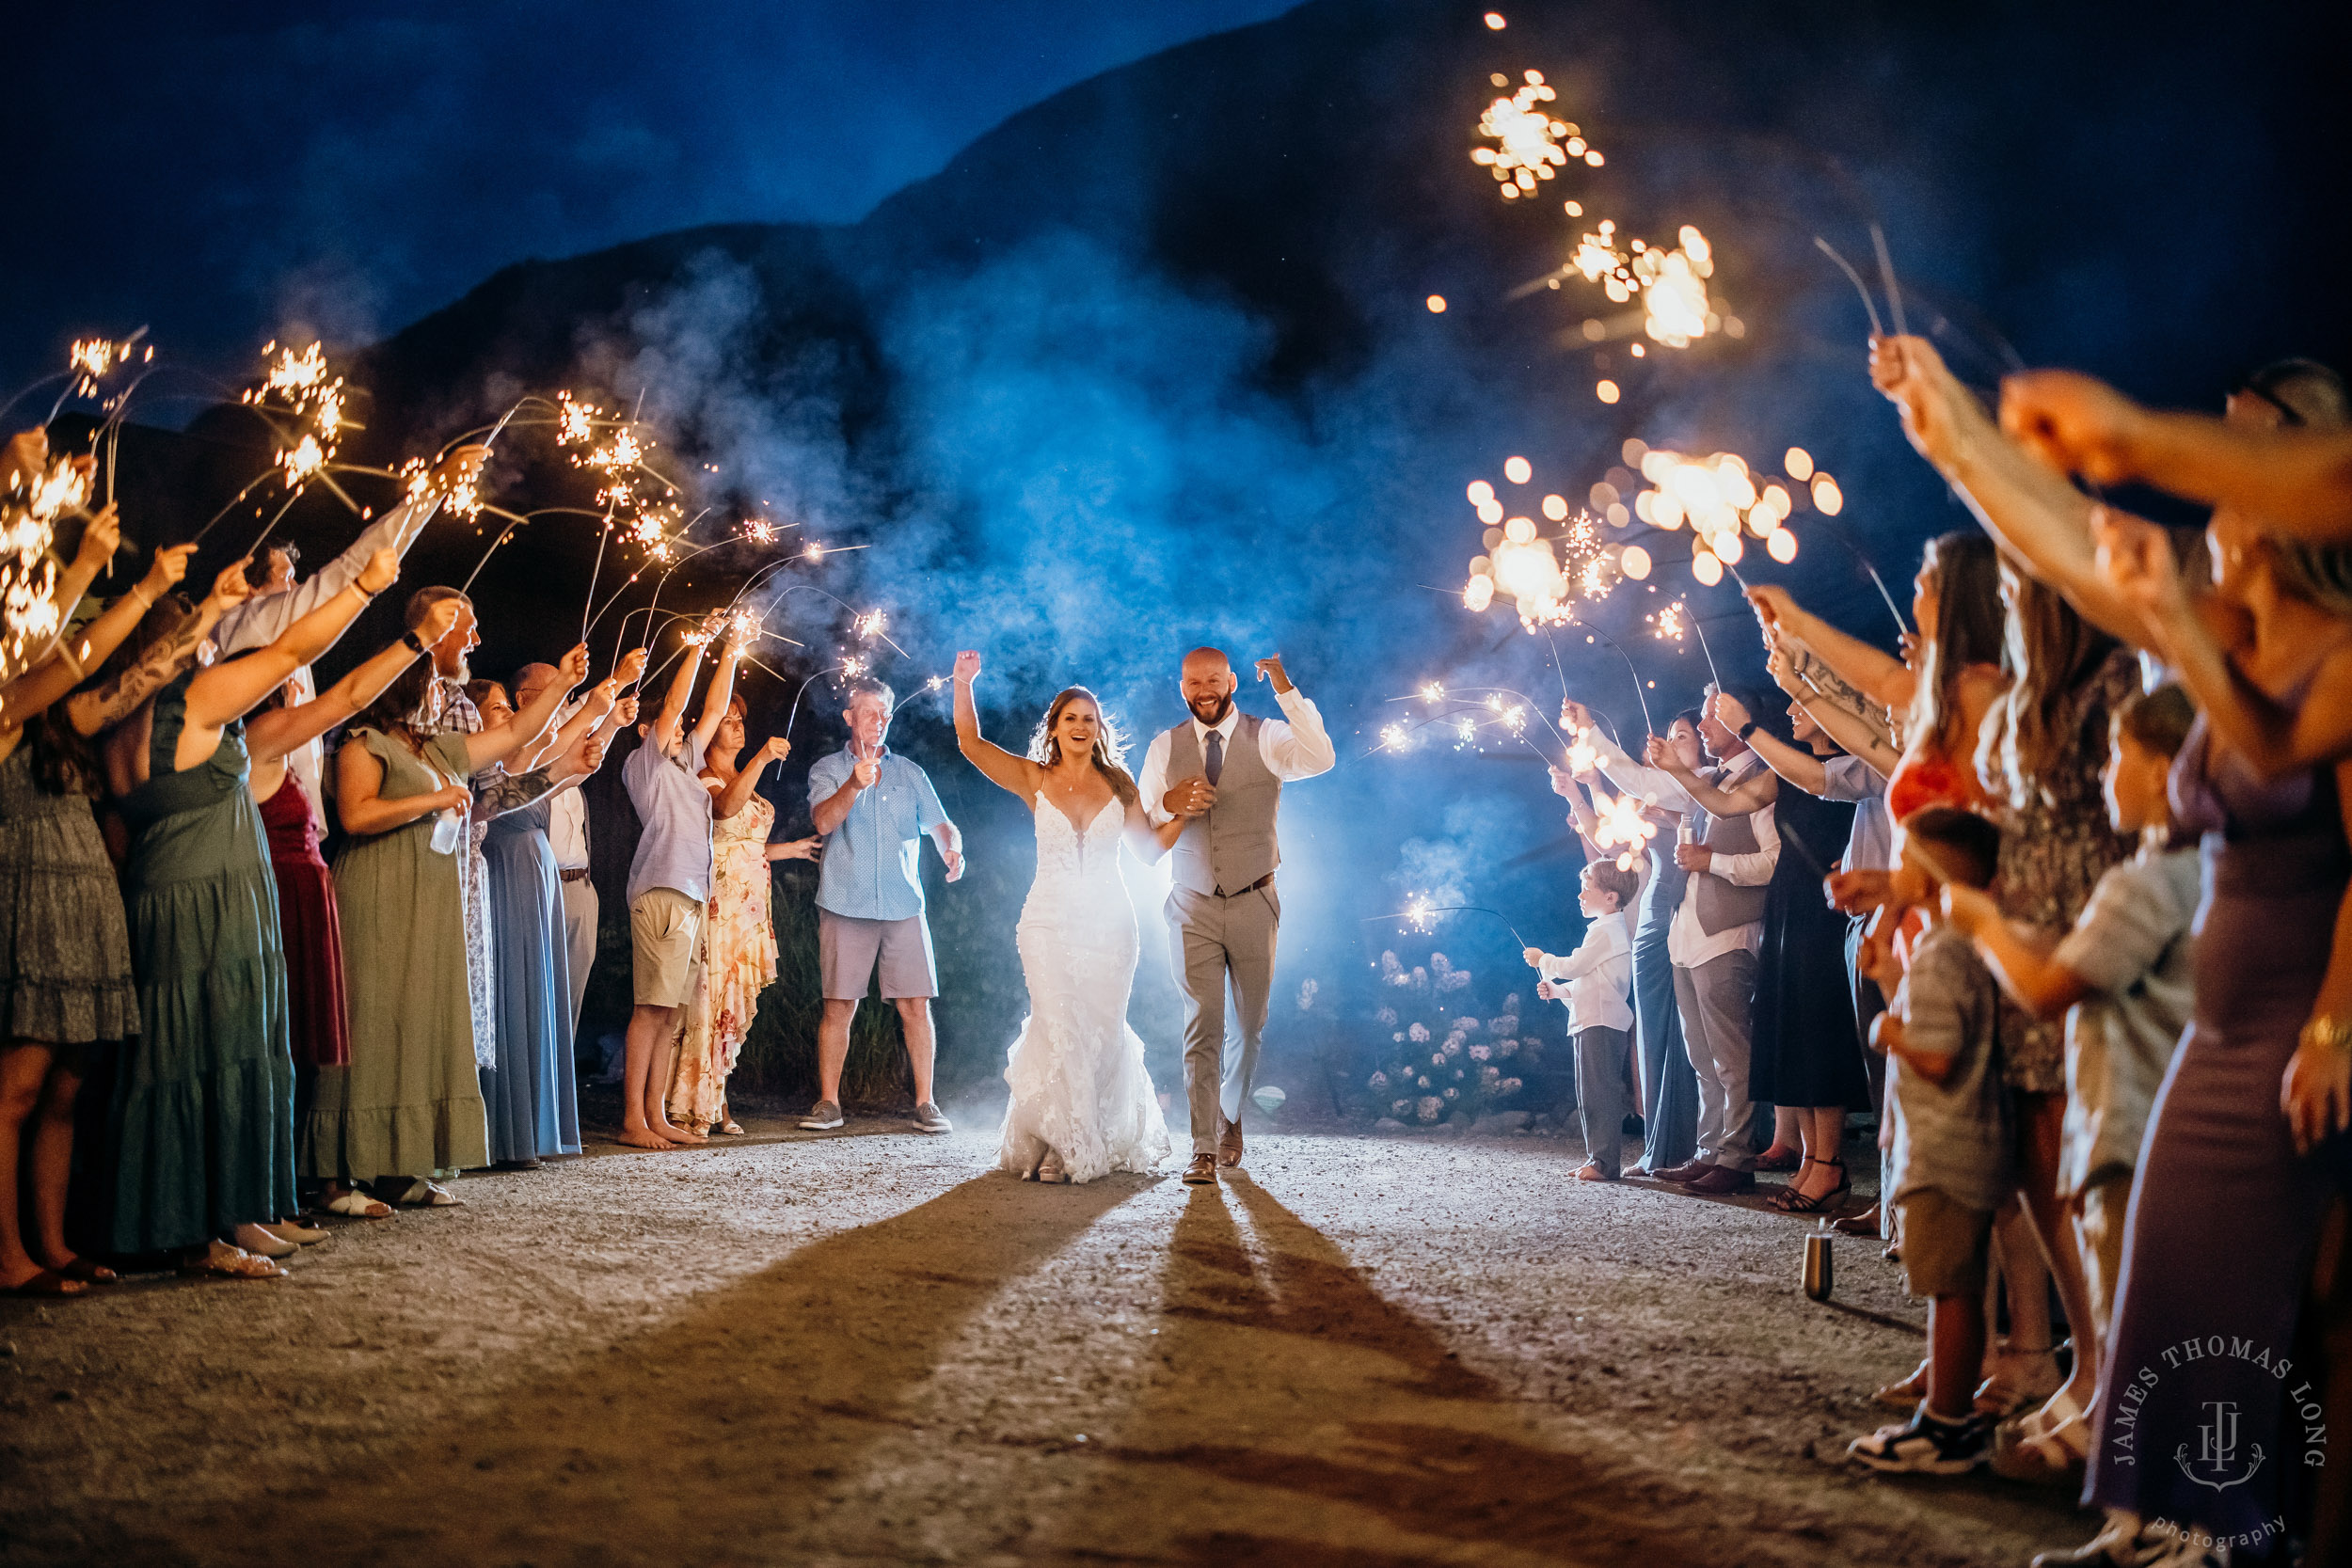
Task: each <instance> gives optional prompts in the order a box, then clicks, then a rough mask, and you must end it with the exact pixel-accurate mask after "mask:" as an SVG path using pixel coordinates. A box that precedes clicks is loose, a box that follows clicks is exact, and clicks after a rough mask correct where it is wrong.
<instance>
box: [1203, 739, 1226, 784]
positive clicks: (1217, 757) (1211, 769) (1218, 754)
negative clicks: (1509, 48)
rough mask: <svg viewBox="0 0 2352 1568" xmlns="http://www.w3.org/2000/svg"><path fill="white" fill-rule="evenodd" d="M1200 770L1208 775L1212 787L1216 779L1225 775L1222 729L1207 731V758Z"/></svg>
mask: <svg viewBox="0 0 2352 1568" xmlns="http://www.w3.org/2000/svg"><path fill="white" fill-rule="evenodd" d="M1200 770H1201V771H1202V772H1203V773H1206V774H1207V775H1208V776H1209V786H1210V787H1211V788H1213V789H1214V788H1215V787H1216V781H1217V780H1219V779H1221V778H1223V777H1224V776H1225V735H1224V732H1223V731H1221V730H1211V731H1210V732H1209V760H1208V762H1207V764H1206V765H1205V766H1204V767H1202V768H1201V769H1200Z"/></svg>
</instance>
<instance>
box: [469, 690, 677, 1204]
mask: <svg viewBox="0 0 2352 1568" xmlns="http://www.w3.org/2000/svg"><path fill="white" fill-rule="evenodd" d="M641 662H642V661H641ZM537 668H543V669H544V668H547V666H538V667H537ZM626 668H627V667H626V666H624V670H625V671H626ZM554 678H555V679H558V680H560V679H561V678H562V677H561V675H560V673H559V674H558V675H556V676H555V677H554ZM548 684H549V683H548V681H544V680H543V681H540V682H538V683H537V684H535V685H533V686H530V687H523V686H520V685H519V684H518V686H517V689H516V695H517V696H519V697H521V698H522V699H523V701H524V703H525V704H526V705H529V704H530V703H532V702H533V701H536V700H538V699H540V698H542V697H544V696H545V694H546V692H547V690H548ZM620 692H621V681H620V678H619V676H617V675H616V676H614V677H613V678H612V679H608V680H605V681H603V682H601V683H599V684H598V685H597V686H596V689H595V690H594V691H593V692H591V693H590V695H589V697H588V699H587V700H586V701H585V702H584V703H581V704H580V705H578V706H577V709H576V711H575V712H574V713H573V714H572V716H571V718H570V719H569V720H568V721H566V722H565V723H564V724H563V725H562V726H560V727H559V728H558V729H557V730H556V732H555V733H554V735H553V736H550V737H549V738H548V740H547V741H546V742H545V743H544V744H542V743H536V742H533V743H528V744H527V745H526V747H525V751H524V754H523V755H521V756H520V757H518V758H517V761H516V768H515V769H514V770H513V772H514V776H515V778H516V779H517V780H520V779H527V778H532V777H533V776H534V775H536V776H541V777H544V778H545V779H546V780H547V782H548V785H549V789H550V793H549V794H543V795H540V796H539V797H538V798H537V799H536V800H532V802H531V803H530V804H527V805H524V806H520V807H517V808H516V809H515V810H513V811H509V812H505V813H502V814H501V815H500V816H496V817H493V818H492V819H491V820H490V821H489V822H488V823H487V824H486V832H485V834H484V838H483V858H484V860H485V863H486V866H487V872H488V876H487V882H488V887H489V895H490V909H491V911H492V919H491V923H490V936H491V956H492V959H493V962H494V966H495V971H496V974H497V997H498V1001H497V1006H496V1012H497V1026H496V1027H497V1035H496V1038H495V1041H494V1047H493V1056H492V1059H491V1065H490V1066H489V1067H488V1068H486V1069H482V1075H481V1076H482V1102H483V1105H484V1107H485V1113H486V1117H487V1120H488V1132H489V1142H490V1164H491V1165H492V1167H493V1168H495V1169H499V1170H536V1169H537V1168H538V1167H539V1164H540V1162H541V1161H542V1160H544V1159H548V1158H552V1157H554V1156H556V1155H560V1154H577V1153H579V1152H580V1100H579V1091H578V1087H577V1079H578V1074H577V1072H576V1071H575V1070H574V1067H573V1059H572V1028H571V977H570V975H569V974H567V973H566V970H565V962H566V960H565V958H564V941H563V929H564V904H563V895H562V894H561V893H560V892H559V891H558V890H559V889H560V888H561V887H562V886H563V882H562V881H561V880H560V879H558V878H557V876H556V871H555V852H554V850H553V849H552V848H550V847H548V834H547V824H548V817H549V815H550V813H551V811H552V799H553V797H552V793H551V792H552V791H553V790H555V789H561V788H563V787H564V786H565V785H567V784H577V783H578V782H579V781H580V780H581V779H583V778H585V777H587V776H588V774H589V773H590V772H591V771H593V770H594V768H595V766H596V764H597V763H600V762H601V761H603V750H602V747H603V742H604V740H605V739H606V738H609V736H610V731H611V728H612V725H611V724H610V723H609V722H608V721H611V720H612V716H613V715H614V714H615V712H616V711H617V709H618V708H619V706H620ZM466 695H467V697H468V698H469V700H470V701H471V702H472V703H473V705H474V708H475V710H476V711H477V712H478V713H479V714H480V715H481V718H482V722H483V726H484V728H485V729H491V730H496V729H500V728H501V727H503V726H505V725H507V724H509V723H512V722H513V721H514V720H515V717H516V713H517V711H518V709H517V708H516V705H515V703H514V702H513V701H510V700H509V699H508V697H507V695H506V689H505V688H504V687H502V686H501V685H500V684H499V683H498V682H496V681H489V680H477V681H471V682H469V683H468V685H467V688H466ZM481 799H482V797H481V796H480V794H479V792H477V795H476V800H477V804H479V802H480V800H481Z"/></svg>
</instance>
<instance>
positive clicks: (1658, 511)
mask: <svg viewBox="0 0 2352 1568" xmlns="http://www.w3.org/2000/svg"><path fill="white" fill-rule="evenodd" d="M1789 455H1790V456H1791V457H1795V458H1799V459H1803V460H1804V461H1803V462H1802V463H1801V464H1797V465H1792V467H1806V468H1808V469H1811V468H1812V463H1811V460H1810V459H1809V458H1807V457H1806V456H1805V453H1804V451H1803V449H1801V448H1793V447H1792V448H1790V449H1789ZM1641 468H1642V477H1643V478H1644V479H1645V480H1647V481H1648V482H1649V483H1650V485H1651V488H1649V489H1647V490H1645V491H1643V492H1642V493H1641V494H1640V495H1638V496H1635V497H1634V498H1633V511H1634V515H1636V516H1638V517H1640V518H1641V519H1642V521H1644V522H1645V523H1648V524H1649V525H1651V526H1652V527H1653V528H1661V529H1668V530H1672V529H1678V528H1680V527H1681V526H1682V525H1683V524H1684V523H1686V522H1687V523H1689V524H1690V525H1691V530H1692V533H1693V534H1695V535H1696V536H1697V540H1696V544H1695V546H1694V547H1693V549H1692V558H1691V575H1692V576H1693V577H1695V578H1698V579H1699V581H1700V582H1702V583H1705V584H1707V585H1708V587H1712V586H1714V585H1715V584H1716V583H1719V582H1721V581H1722V580H1723V578H1724V568H1725V567H1727V566H1737V565H1739V563H1740V557H1741V556H1742V555H1743V554H1744V553H1746V546H1745V544H1744V543H1743V542H1742V540H1741V537H1740V535H1741V532H1742V531H1743V530H1744V531H1746V532H1747V533H1748V534H1751V535H1753V536H1754V537H1756V539H1758V540H1761V541H1762V542H1763V544H1764V548H1765V550H1766V552H1767V553H1768V554H1770V555H1771V556H1772V559H1773V560H1774V561H1777V562H1781V563H1782V564H1784V565H1786V564H1787V563H1788V562H1792V561H1794V560H1796V559H1797V536H1796V534H1795V533H1794V532H1792V531H1790V530H1789V529H1788V518H1789V516H1790V515H1791V514H1793V513H1794V512H1795V510H1796V506H1797V501H1796V498H1795V497H1794V496H1793V495H1792V494H1791V493H1790V490H1791V485H1792V484H1793V483H1794V482H1793V481H1792V482H1790V483H1783V482H1781V481H1779V480H1776V479H1773V478H1772V477H1770V476H1769V475H1768V476H1764V477H1763V478H1762V479H1760V480H1759V478H1758V477H1757V475H1756V473H1755V471H1754V470H1752V469H1751V468H1750V467H1749V466H1748V463H1747V460H1746V459H1745V458H1743V457H1741V456H1740V455H1739V453H1737V452H1727V451H1719V452H1716V453H1715V454H1713V455H1712V456H1709V457H1687V456H1684V455H1683V454H1682V453H1680V452H1676V451H1666V450H1664V449H1663V448H1657V447H1652V448H1649V449H1647V450H1645V451H1644V452H1643V453H1642V457H1641ZM1824 490H1826V492H1827V494H1828V497H1829V500H1830V504H1829V505H1828V506H1822V505H1821V504H1820V498H1821V496H1822V494H1823V492H1824ZM1804 494H1806V495H1807V496H1808V497H1809V499H1812V501H1813V504H1814V507H1815V509H1816V510H1818V511H1820V512H1822V513H1824V514H1829V513H1833V512H1834V511H1835V510H1836V509H1837V508H1839V507H1842V506H1843V505H1844V504H1845V499H1844V497H1843V496H1842V495H1840V494H1839V493H1838V490H1837V482H1836V480H1834V479H1831V478H1830V477H1829V476H1828V475H1827V474H1824V473H1821V472H1820V471H1819V470H1818V469H1815V470H1813V487H1812V489H1811V490H1810V491H1807V492H1804Z"/></svg>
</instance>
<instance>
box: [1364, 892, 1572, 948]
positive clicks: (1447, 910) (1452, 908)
mask: <svg viewBox="0 0 2352 1568" xmlns="http://www.w3.org/2000/svg"><path fill="white" fill-rule="evenodd" d="M1441 914H1484V915H1491V916H1493V917H1494V918H1495V919H1497V920H1500V921H1502V928H1503V929H1504V930H1506V931H1508V932H1510V933H1511V940H1512V941H1514V942H1518V944H1519V945H1520V946H1521V947H1526V946H1529V945H1531V944H1530V943H1529V942H1528V940H1527V939H1526V938H1525V937H1523V936H1520V935H1519V928H1518V927H1516V926H1514V925H1512V924H1511V922H1510V921H1509V920H1508V919H1505V918H1504V916H1503V914H1502V911H1500V910H1490V909H1488V908H1487V907H1486V905H1484V904H1432V903H1431V902H1430V901H1429V900H1428V899H1427V898H1426V897H1424V896H1422V895H1420V894H1415V895H1413V896H1412V897H1411V898H1410V899H1409V900H1407V901H1406V905H1405V907H1404V908H1403V909H1401V910H1397V911H1393V912H1391V913H1389V914H1375V915H1367V916H1365V917H1364V919H1363V922H1362V924H1364V925H1366V926H1371V925H1374V924H1376V923H1377V922H1379V921H1383V920H1402V921H1404V922H1405V924H1406V927H1409V928H1410V929H1412V930H1414V931H1417V932H1419V933H1421V934H1422V935H1423V936H1426V935H1428V934H1429V933H1430V932H1431V931H1434V930H1436V929H1437V928H1438V916H1439V915H1441Z"/></svg>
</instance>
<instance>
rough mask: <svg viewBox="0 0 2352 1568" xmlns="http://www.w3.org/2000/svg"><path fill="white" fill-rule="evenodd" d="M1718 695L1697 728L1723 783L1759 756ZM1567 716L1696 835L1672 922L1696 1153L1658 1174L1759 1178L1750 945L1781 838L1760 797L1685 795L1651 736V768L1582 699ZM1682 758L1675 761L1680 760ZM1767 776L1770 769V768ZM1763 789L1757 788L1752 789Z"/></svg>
mask: <svg viewBox="0 0 2352 1568" xmlns="http://www.w3.org/2000/svg"><path fill="white" fill-rule="evenodd" d="M1715 697H1716V693H1714V692H1712V691H1710V692H1709V693H1708V704H1707V705H1706V706H1705V707H1703V708H1701V709H1700V722H1699V738H1700V741H1701V743H1702V744H1703V745H1704V747H1705V749H1706V752H1707V755H1708V758H1709V759H1710V761H1711V766H1710V767H1709V768H1708V769H1706V770H1705V771H1704V772H1703V773H1701V774H1699V775H1696V776H1698V777H1703V778H1705V779H1706V780H1707V782H1708V783H1709V784H1712V785H1713V786H1714V787H1715V788H1717V789H1719V790H1723V791H1724V792H1726V793H1729V792H1730V791H1731V790H1732V789H1734V788H1735V787H1736V786H1738V785H1740V784H1743V783H1745V782H1746V781H1748V780H1749V779H1750V778H1751V777H1753V776H1754V775H1756V774H1757V773H1761V772H1763V771H1764V765H1763V764H1762V763H1761V762H1759V761H1757V760H1756V753H1755V752H1752V751H1750V750H1749V749H1748V746H1747V743H1746V742H1745V741H1743V740H1741V739H1740V737H1739V736H1736V735H1734V734H1732V732H1731V731H1730V730H1729V729H1727V728H1725V727H1724V724H1723V722H1722V721H1721V720H1720V719H1719V718H1718V717H1717V716H1716V713H1715V710H1714V704H1715ZM1569 706H1570V708H1571V709H1572V710H1573V722H1575V724H1576V726H1577V728H1578V729H1579V730H1580V731H1583V732H1586V733H1587V734H1588V735H1589V737H1590V739H1591V741H1592V744H1593V746H1594V749H1595V751H1596V752H1597V753H1598V755H1599V759H1600V770H1601V772H1602V773H1603V774H1604V775H1606V776H1607V777H1608V779H1609V781H1610V782H1611V783H1612V784H1615V785H1616V786H1617V787H1618V788H1620V789H1623V790H1627V791H1629V793H1631V794H1633V795H1636V796H1639V797H1641V798H1642V799H1643V800H1648V801H1651V802H1653V803H1655V804H1658V805H1661V806H1664V807H1665V808H1666V809H1668V810H1670V811H1676V812H1680V813H1684V814H1686V815H1687V816H1689V817H1691V819H1692V823H1693V824H1694V826H1692V828H1690V829H1689V830H1688V831H1689V832H1690V833H1691V834H1692V836H1691V837H1690V838H1689V839H1687V840H1686V841H1684V842H1680V843H1677V845H1676V846H1675V859H1676V862H1677V864H1678V865H1680V867H1681V868H1682V869H1683V870H1684V871H1686V872H1689V873H1691V877H1690V880H1689V882H1688V884H1687V887H1686V891H1685V893H1684V895H1683V899H1682V903H1681V905H1680V906H1679V907H1678V908H1677V910H1676V911H1675V917H1674V924H1673V926H1672V927H1671V928H1670V930H1669V932H1668V937H1667V945H1668V954H1669V956H1670V957H1671V958H1673V960H1674V972H1675V1002H1676V1006H1677V1010H1678V1011H1679V1013H1680V1015H1681V1019H1682V1034H1683V1039H1684V1041H1685V1042H1686V1044H1687V1046H1688V1048H1689V1051H1690V1056H1691V1066H1692V1070H1693V1072H1694V1073H1695V1075H1696V1077H1697V1079H1698V1085H1699V1111H1698V1152H1697V1153H1696V1154H1695V1155H1694V1156H1693V1157H1692V1159H1691V1160H1690V1161H1689V1162H1688V1163H1686V1164H1681V1165H1676V1166H1672V1167H1670V1168H1668V1169H1666V1170H1661V1171H1658V1172H1656V1173H1655V1174H1656V1176H1657V1177H1658V1179H1659V1180H1661V1181H1670V1182H1675V1183H1677V1184H1680V1185H1686V1186H1688V1187H1689V1188H1690V1190H1691V1191H1692V1192H1696V1193H1704V1194H1708V1195H1709V1196H1724V1195H1727V1194H1732V1193H1744V1192H1751V1191H1753V1190H1754V1189H1755V1187H1756V1174H1755V1172H1756V1152H1757V1150H1756V1103H1755V1101H1753V1100H1752V1099H1750V1097H1749V1095H1748V1089H1747V1079H1748V1042H1749V1031H1750V1030H1751V1028H1752V1027H1753V1024H1754V1018H1755V1008H1756V953H1757V950H1758V949H1759V948H1760V947H1761V946H1762V944H1763V940H1764V904H1765V884H1766V883H1768V882H1769V881H1771V880H1772V868H1773V867H1774V865H1776V864H1777V863H1778V862H1779V858H1780V838H1779V835H1778V833H1777V832H1775V830H1774V828H1773V825H1772V805H1771V803H1770V802H1769V800H1768V801H1767V803H1765V804H1763V805H1761V806H1758V807H1756V808H1754V809H1752V810H1748V811H1745V812H1742V813H1736V814H1734V815H1732V816H1716V815H1714V814H1712V813H1710V812H1708V811H1707V810H1706V809H1705V808H1703V807H1702V806H1700V804H1699V803H1698V802H1697V801H1696V800H1693V799H1692V796H1691V794H1690V792H1689V791H1688V790H1686V789H1685V788H1684V787H1683V786H1682V784H1680V783H1678V782H1677V780H1676V778H1675V777H1674V775H1673V774H1672V773H1671V772H1669V771H1667V770H1666V768H1665V767H1664V766H1663V764H1664V762H1665V761H1666V759H1667V758H1668V757H1670V756H1672V755H1673V753H1672V752H1671V751H1670V749H1669V745H1668V742H1666V741H1665V740H1664V739H1662V738H1661V737H1657V736H1653V737H1652V738H1651V740H1650V744H1649V766H1647V767H1644V766H1642V765H1639V764H1636V763H1635V762H1634V761H1633V760H1632V759H1631V758H1629V757H1628V756H1627V755H1626V754H1625V752H1623V751H1621V750H1619V749H1618V747H1617V745H1616V743H1615V742H1614V741H1613V740H1611V739H1610V738H1609V737H1608V736H1605V735H1603V734H1601V733H1600V731H1599V730H1598V729H1597V727H1596V726H1595V725H1594V724H1593V722H1592V716H1591V714H1590V713H1589V712H1588V711H1586V710H1585V709H1584V708H1583V707H1582V706H1581V705H1579V704H1570V705H1569ZM1677 761H1678V759H1677ZM1767 778H1768V781H1769V775H1767ZM1758 793H1761V790H1760V789H1759V791H1758Z"/></svg>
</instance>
